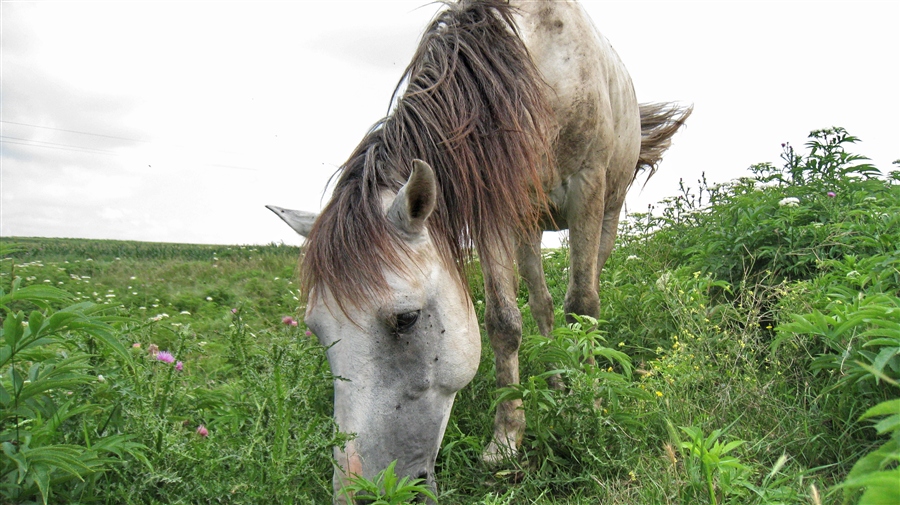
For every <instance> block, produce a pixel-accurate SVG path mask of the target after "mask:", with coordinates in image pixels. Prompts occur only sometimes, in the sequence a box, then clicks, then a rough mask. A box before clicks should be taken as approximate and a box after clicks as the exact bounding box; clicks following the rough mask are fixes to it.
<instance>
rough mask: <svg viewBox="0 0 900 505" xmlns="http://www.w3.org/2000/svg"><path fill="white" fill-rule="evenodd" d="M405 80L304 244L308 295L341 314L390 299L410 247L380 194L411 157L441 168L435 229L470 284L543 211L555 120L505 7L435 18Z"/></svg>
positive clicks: (399, 178)
mask: <svg viewBox="0 0 900 505" xmlns="http://www.w3.org/2000/svg"><path fill="white" fill-rule="evenodd" d="M401 82H407V87H406V90H405V91H404V93H403V95H402V96H401V97H400V98H399V100H397V105H396V108H395V110H394V111H393V112H392V114H391V115H389V116H388V117H386V118H384V119H383V120H381V121H380V122H378V123H377V124H376V125H375V126H374V127H373V128H372V129H371V130H370V131H369V133H368V134H367V135H366V136H365V137H364V138H363V140H362V142H360V144H359V145H358V146H357V147H356V149H355V150H354V152H353V154H352V155H351V156H350V158H349V159H348V161H347V162H346V163H345V164H344V165H343V167H342V168H341V171H340V177H339V179H338V181H337V183H336V184H335V188H334V192H333V194H332V198H331V200H330V201H329V203H328V204H327V205H326V207H325V208H324V209H323V211H322V213H321V215H320V216H319V218H318V219H317V221H316V223H315V225H314V226H313V229H312V231H311V232H310V234H309V237H308V238H307V243H306V250H305V253H304V257H303V259H302V265H301V276H302V286H303V293H304V295H307V296H308V295H309V293H310V292H311V291H318V290H319V289H321V288H327V289H328V290H329V292H330V293H331V294H332V296H333V297H334V298H335V299H336V301H337V303H338V304H339V306H340V308H341V309H342V310H343V311H344V312H345V313H347V310H346V309H347V307H348V306H361V305H363V304H365V303H367V302H370V301H372V300H378V299H383V298H384V296H385V295H386V294H387V288H388V287H387V281H386V279H385V275H384V274H385V270H386V269H387V270H393V271H395V272H399V273H403V271H404V264H405V261H404V260H405V258H406V257H407V256H408V255H409V254H410V249H409V248H408V247H407V246H406V245H405V243H404V240H403V237H401V236H400V235H399V234H398V232H397V231H396V230H395V229H394V227H393V226H392V225H391V224H390V223H389V222H388V221H387V219H386V217H385V215H384V211H383V208H382V201H381V195H382V194H383V192H384V191H385V190H390V191H398V190H399V189H400V187H401V186H402V184H403V182H404V181H406V179H407V178H408V177H409V174H410V171H411V165H412V160H413V159H416V158H418V159H422V160H424V161H426V162H427V163H429V164H430V165H431V167H432V168H433V169H434V173H435V179H436V183H437V187H438V196H437V202H436V206H435V210H434V213H433V214H432V215H431V217H430V218H429V219H428V221H427V224H428V229H429V233H430V235H431V238H432V240H433V242H434V244H435V247H436V248H437V251H438V254H439V255H440V256H441V257H442V258H443V259H444V260H445V261H446V262H447V263H448V265H450V266H451V267H452V268H455V270H456V272H457V274H458V278H459V280H460V282H461V283H462V284H463V285H465V282H466V281H465V279H466V269H467V265H469V264H470V261H469V260H471V258H472V256H473V254H474V250H476V249H477V250H478V252H479V256H480V260H481V261H482V262H486V261H492V260H493V257H494V256H495V255H496V253H497V251H504V252H508V251H509V248H510V247H512V245H513V240H514V237H515V235H516V234H517V233H519V232H521V231H523V230H525V229H528V228H532V227H535V226H537V225H538V224H537V223H538V218H539V216H540V214H541V211H543V210H544V209H545V207H546V205H547V197H546V195H545V194H544V190H543V187H542V172H543V170H547V169H550V167H548V164H549V163H552V160H553V156H552V155H551V147H552V144H553V141H554V140H555V135H556V120H555V118H554V116H553V113H552V110H551V109H550V106H549V104H548V102H547V99H546V96H545V93H546V85H545V84H544V83H543V81H542V80H541V77H540V75H539V73H538V71H537V69H536V68H535V67H534V64H533V63H532V61H531V58H530V56H529V54H528V51H527V49H526V48H525V46H524V44H523V43H522V41H521V39H519V37H518V35H517V31H516V27H515V24H514V21H513V18H512V10H511V7H509V5H508V4H507V3H506V2H503V1H499V0H490V1H478V2H475V1H463V2H460V3H458V4H454V5H450V6H449V8H448V9H446V10H444V11H442V12H441V13H439V14H438V15H437V16H436V18H435V19H434V20H433V21H432V23H431V25H430V26H429V28H428V29H427V30H426V32H425V34H424V35H423V38H422V41H421V42H420V44H419V47H418V49H417V51H416V53H415V56H414V57H413V59H412V62H411V63H410V64H409V66H408V67H407V69H406V71H405V73H404V78H403V79H401Z"/></svg>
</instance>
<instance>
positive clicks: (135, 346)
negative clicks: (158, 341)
mask: <svg viewBox="0 0 900 505" xmlns="http://www.w3.org/2000/svg"><path fill="white" fill-rule="evenodd" d="M131 348H132V349H140V348H141V343H140V342H135V343H133V344H131Z"/></svg>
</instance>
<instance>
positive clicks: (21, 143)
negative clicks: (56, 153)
mask: <svg viewBox="0 0 900 505" xmlns="http://www.w3.org/2000/svg"><path fill="white" fill-rule="evenodd" d="M0 144H15V145H20V146H28V147H43V148H44V149H58V150H60V151H73V152H76V153H84V154H105V155H107V156H120V154H118V153H113V152H109V151H96V150H87V149H84V148H71V147H54V146H42V145H40V144H28V143H26V142H16V141H14V140H0ZM88 149H89V148H88Z"/></svg>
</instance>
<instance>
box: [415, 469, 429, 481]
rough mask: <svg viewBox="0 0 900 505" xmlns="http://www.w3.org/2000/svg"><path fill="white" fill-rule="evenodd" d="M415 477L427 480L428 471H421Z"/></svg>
mask: <svg viewBox="0 0 900 505" xmlns="http://www.w3.org/2000/svg"><path fill="white" fill-rule="evenodd" d="M415 478H417V479H421V480H424V481H427V480H428V472H425V471H423V472H419V475H416V477H415Z"/></svg>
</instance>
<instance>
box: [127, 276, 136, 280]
mask: <svg viewBox="0 0 900 505" xmlns="http://www.w3.org/2000/svg"><path fill="white" fill-rule="evenodd" d="M129 279H131V280H135V279H137V277H135V276H133V275H132V276H131V277H129Z"/></svg>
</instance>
